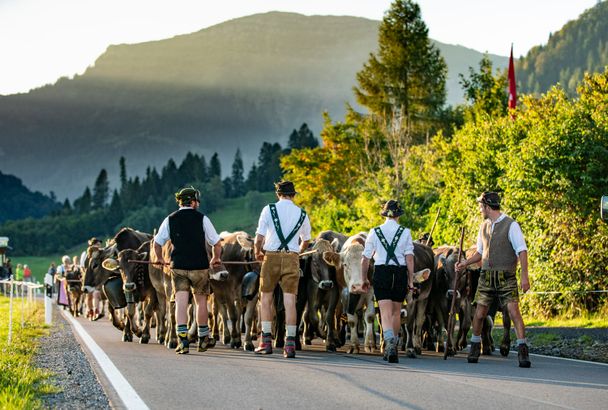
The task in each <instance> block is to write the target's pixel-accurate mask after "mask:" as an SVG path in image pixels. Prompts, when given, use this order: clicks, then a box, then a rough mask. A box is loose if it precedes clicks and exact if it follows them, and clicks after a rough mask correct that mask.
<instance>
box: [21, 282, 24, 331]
mask: <svg viewBox="0 0 608 410" xmlns="http://www.w3.org/2000/svg"><path fill="white" fill-rule="evenodd" d="M24 286H25V284H24V283H23V281H22V282H21V329H23V328H24V327H25V292H24V291H23V288H24Z"/></svg>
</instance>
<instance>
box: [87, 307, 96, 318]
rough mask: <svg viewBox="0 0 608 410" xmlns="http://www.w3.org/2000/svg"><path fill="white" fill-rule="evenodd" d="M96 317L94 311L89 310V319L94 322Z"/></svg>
mask: <svg viewBox="0 0 608 410" xmlns="http://www.w3.org/2000/svg"><path fill="white" fill-rule="evenodd" d="M94 315H95V313H94V312H93V309H89V311H88V312H87V319H89V320H93V316H94Z"/></svg>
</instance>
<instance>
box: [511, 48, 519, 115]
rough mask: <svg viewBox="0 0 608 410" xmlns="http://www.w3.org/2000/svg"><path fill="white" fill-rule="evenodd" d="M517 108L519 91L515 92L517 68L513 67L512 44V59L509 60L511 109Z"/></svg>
mask: <svg viewBox="0 0 608 410" xmlns="http://www.w3.org/2000/svg"><path fill="white" fill-rule="evenodd" d="M516 106H517V91H516V90H515V66H514V65H513V44H511V57H510V58H509V109H515V107H516Z"/></svg>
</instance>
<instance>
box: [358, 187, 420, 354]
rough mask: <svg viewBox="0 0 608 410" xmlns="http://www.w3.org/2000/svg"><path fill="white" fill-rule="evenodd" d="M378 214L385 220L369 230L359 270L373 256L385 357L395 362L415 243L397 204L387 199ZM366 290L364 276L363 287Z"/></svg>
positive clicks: (364, 269) (410, 287)
mask: <svg viewBox="0 0 608 410" xmlns="http://www.w3.org/2000/svg"><path fill="white" fill-rule="evenodd" d="M380 215H382V216H384V217H386V221H385V222H384V223H383V224H382V225H380V226H377V227H375V228H373V229H371V230H370V231H369V234H368V235H367V240H366V241H365V249H364V251H363V257H362V258H361V272H367V269H368V268H369V261H370V259H371V258H372V257H373V258H374V278H373V285H374V294H375V297H376V300H377V301H378V306H379V308H380V318H381V323H382V331H383V335H384V341H385V349H384V360H388V362H389V363H398V362H399V356H398V355H397V338H398V336H399V328H400V327H401V305H402V303H403V300H404V299H405V296H406V294H407V290H408V288H409V289H413V286H414V243H413V242H412V234H411V232H410V230H409V229H407V228H404V227H403V226H401V225H399V217H400V216H401V215H403V210H402V209H401V207H400V206H399V203H398V202H397V201H395V200H392V199H391V200H390V201H388V202H386V204H384V207H383V208H382V212H381V213H380ZM367 289H369V281H368V280H367V278H366V277H365V275H364V278H363V290H364V291H367Z"/></svg>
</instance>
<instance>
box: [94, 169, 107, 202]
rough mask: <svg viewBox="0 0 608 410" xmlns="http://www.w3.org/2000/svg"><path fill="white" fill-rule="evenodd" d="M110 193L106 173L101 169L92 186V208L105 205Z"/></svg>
mask: <svg viewBox="0 0 608 410" xmlns="http://www.w3.org/2000/svg"><path fill="white" fill-rule="evenodd" d="M109 195H110V183H109V182H108V173H107V172H106V170H105V169H102V170H101V171H100V172H99V175H98V176H97V179H96V180H95V185H94V186H93V208H94V209H101V208H103V207H105V206H106V203H107V202H108V197H109Z"/></svg>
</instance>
